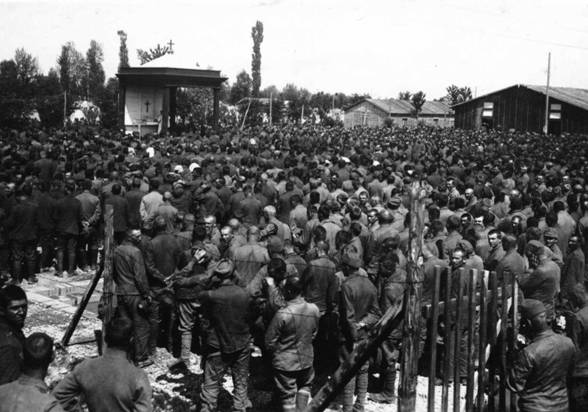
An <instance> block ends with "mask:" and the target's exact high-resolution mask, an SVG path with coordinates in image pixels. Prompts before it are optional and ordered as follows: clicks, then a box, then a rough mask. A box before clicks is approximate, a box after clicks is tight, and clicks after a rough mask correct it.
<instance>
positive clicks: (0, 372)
mask: <svg viewBox="0 0 588 412" xmlns="http://www.w3.org/2000/svg"><path fill="white" fill-rule="evenodd" d="M27 309H28V303H27V296H26V294H25V292H24V290H22V289H21V288H20V287H18V286H16V285H8V286H6V287H5V288H4V289H0V385H2V384H5V383H8V382H12V381H14V380H15V379H17V378H18V376H19V375H20V373H21V371H22V361H23V346H24V341H25V337H24V334H23V333H22V327H23V326H24V322H25V319H26V317H27Z"/></svg>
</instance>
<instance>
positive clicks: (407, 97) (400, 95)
mask: <svg viewBox="0 0 588 412" xmlns="http://www.w3.org/2000/svg"><path fill="white" fill-rule="evenodd" d="M411 96H412V93H410V92H409V91H405V92H399V93H398V99H399V100H406V101H410V98H411Z"/></svg>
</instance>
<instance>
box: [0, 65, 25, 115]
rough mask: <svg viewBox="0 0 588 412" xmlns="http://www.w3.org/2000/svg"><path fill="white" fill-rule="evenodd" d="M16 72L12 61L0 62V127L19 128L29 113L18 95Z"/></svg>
mask: <svg viewBox="0 0 588 412" xmlns="http://www.w3.org/2000/svg"><path fill="white" fill-rule="evenodd" d="M20 89H21V88H20V83H19V81H18V71H17V67H16V63H15V62H14V60H3V61H2V62H0V126H2V127H6V126H8V127H20V126H22V125H23V120H24V116H25V114H26V113H27V112H29V105H28V101H27V100H26V99H24V98H23V97H22V96H21V94H20Z"/></svg>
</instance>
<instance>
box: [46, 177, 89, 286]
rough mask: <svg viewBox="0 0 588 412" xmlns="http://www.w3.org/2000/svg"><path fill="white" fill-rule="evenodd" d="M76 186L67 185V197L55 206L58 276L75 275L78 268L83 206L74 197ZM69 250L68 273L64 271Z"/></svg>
mask: <svg viewBox="0 0 588 412" xmlns="http://www.w3.org/2000/svg"><path fill="white" fill-rule="evenodd" d="M74 190H75V186H74V184H73V183H72V182H67V183H66V184H65V196H64V197H63V198H61V199H60V200H59V201H58V202H57V204H56V205H55V209H54V215H53V218H54V220H55V230H56V231H57V275H58V276H67V275H68V274H70V275H71V274H73V273H74V270H75V268H76V247H77V244H78V236H79V234H80V227H81V224H82V204H81V203H80V201H79V200H78V199H76V198H75V197H74V195H73V194H74ZM66 250H67V271H64V270H63V269H64V258H65V256H64V253H65V251H66Z"/></svg>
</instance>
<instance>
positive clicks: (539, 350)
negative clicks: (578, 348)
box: [508, 299, 575, 412]
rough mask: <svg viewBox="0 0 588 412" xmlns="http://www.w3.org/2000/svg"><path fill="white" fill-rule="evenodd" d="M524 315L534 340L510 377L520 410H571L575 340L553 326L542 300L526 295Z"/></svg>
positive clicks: (523, 411) (562, 411) (516, 361)
mask: <svg viewBox="0 0 588 412" xmlns="http://www.w3.org/2000/svg"><path fill="white" fill-rule="evenodd" d="M521 317H522V319H523V322H524V323H526V325H528V330H529V334H530V335H531V336H529V338H530V339H531V341H530V343H529V344H528V345H527V346H526V347H525V348H523V349H522V350H520V351H519V352H518V353H516V355H515V360H514V363H513V366H512V368H511V369H510V376H509V379H508V384H509V386H510V387H511V389H512V390H513V391H515V392H516V393H517V394H518V396H519V402H518V407H519V410H520V411H521V412H537V411H550V412H567V411H569V405H568V390H567V386H566V381H567V377H568V375H569V373H570V372H571V369H572V368H573V364H574V362H573V361H574V353H575V347H574V344H573V342H572V340H571V339H569V338H567V337H565V336H563V335H560V334H556V333H554V332H553V330H551V328H550V326H549V324H548V320H547V312H546V307H545V305H544V304H543V303H542V302H541V301H539V300H536V299H525V300H524V301H523V303H522V305H521ZM522 328H524V326H522Z"/></svg>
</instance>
